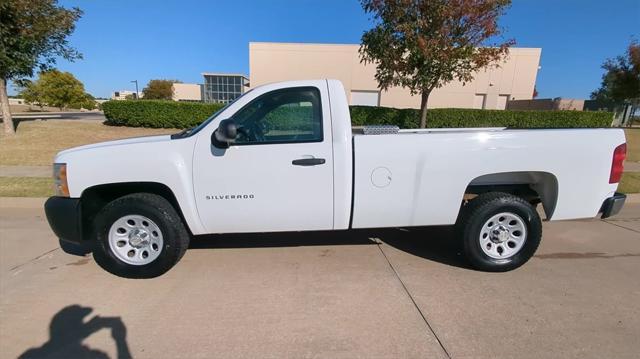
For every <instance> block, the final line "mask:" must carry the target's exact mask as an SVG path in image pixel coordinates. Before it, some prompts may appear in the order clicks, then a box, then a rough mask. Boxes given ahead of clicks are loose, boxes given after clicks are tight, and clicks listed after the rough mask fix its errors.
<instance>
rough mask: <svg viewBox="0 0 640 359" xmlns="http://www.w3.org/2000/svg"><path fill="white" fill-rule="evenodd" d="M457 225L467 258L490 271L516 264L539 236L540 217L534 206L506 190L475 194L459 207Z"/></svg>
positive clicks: (529, 252)
mask: <svg viewBox="0 0 640 359" xmlns="http://www.w3.org/2000/svg"><path fill="white" fill-rule="evenodd" d="M458 229H459V233H460V235H461V236H462V240H463V246H464V253H465V255H466V257H467V259H468V260H469V262H471V264H472V265H473V266H474V267H475V268H477V269H480V270H484V271H490V272H504V271H509V270H512V269H515V268H518V267H520V266H521V265H523V264H524V263H526V262H527V261H528V260H529V259H530V258H531V257H532V256H533V254H534V253H535V252H536V250H537V249H538V245H539V244H540V241H541V239H542V221H541V220H540V216H539V215H538V212H537V211H536V210H535V208H534V207H533V206H532V205H531V204H529V203H528V202H527V201H525V200H524V199H522V198H520V197H516V196H514V195H511V194H507V193H497V192H493V193H486V194H482V195H480V196H478V197H476V198H475V199H474V200H472V201H471V202H470V203H469V204H468V205H467V206H466V207H465V208H463V209H462V217H461V221H460V222H459V223H458Z"/></svg>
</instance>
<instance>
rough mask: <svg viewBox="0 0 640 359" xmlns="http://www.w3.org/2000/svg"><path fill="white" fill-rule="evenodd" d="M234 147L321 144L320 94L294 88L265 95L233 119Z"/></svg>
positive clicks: (312, 88) (307, 88)
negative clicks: (235, 135)
mask: <svg viewBox="0 0 640 359" xmlns="http://www.w3.org/2000/svg"><path fill="white" fill-rule="evenodd" d="M233 120H234V121H235V123H236V125H237V126H238V137H237V138H236V141H235V144H236V145H243V144H247V145H248V144H261V143H296V142H320V141H322V108H321V106H320V91H318V89H317V88H315V87H295V88H289V89H282V90H276V91H272V92H269V93H266V94H264V95H262V96H260V97H258V98H256V99H255V100H253V101H251V102H250V103H249V104H247V105H246V106H245V107H243V108H242V109H241V110H240V111H238V112H237V113H236V114H235V115H234V116H233Z"/></svg>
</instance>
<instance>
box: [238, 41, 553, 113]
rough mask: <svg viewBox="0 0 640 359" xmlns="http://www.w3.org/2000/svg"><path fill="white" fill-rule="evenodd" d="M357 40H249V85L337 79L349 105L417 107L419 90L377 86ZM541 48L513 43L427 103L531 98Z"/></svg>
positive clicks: (489, 104)
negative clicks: (494, 62) (495, 62)
mask: <svg viewBox="0 0 640 359" xmlns="http://www.w3.org/2000/svg"><path fill="white" fill-rule="evenodd" d="M359 46H360V45H333V44H294V43H268V42H252V43H250V44H249V69H250V74H249V78H250V80H251V81H250V82H251V87H255V86H259V85H262V84H266V83H270V82H276V81H286V80H304V79H314V78H334V79H338V80H340V81H342V83H343V84H344V87H345V91H346V94H347V98H348V99H349V101H350V104H351V105H370V106H385V107H396V108H419V107H420V96H411V95H410V93H409V91H408V90H407V89H404V88H391V89H389V90H388V91H379V90H378V86H377V82H376V80H375V78H374V75H375V66H374V65H372V64H368V65H365V64H363V63H361V62H360V57H359V54H358V49H359ZM540 54H541V49H539V48H513V49H511V50H510V53H509V56H508V58H507V59H506V60H505V61H504V62H503V63H502V64H501V66H500V67H499V68H492V69H487V70H485V71H481V72H479V73H478V74H477V75H476V76H475V79H474V80H473V81H471V82H470V83H467V84H463V83H461V82H458V81H454V82H451V83H449V84H447V85H446V86H444V87H442V88H439V89H436V90H434V92H433V93H432V94H431V96H430V97H429V104H428V107H429V108H446V107H457V108H486V109H505V108H506V105H507V102H508V101H509V100H514V99H515V100H521V99H531V98H532V95H533V88H534V85H535V82H536V76H537V74H538V66H539V63H540Z"/></svg>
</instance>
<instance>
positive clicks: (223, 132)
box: [211, 119, 238, 148]
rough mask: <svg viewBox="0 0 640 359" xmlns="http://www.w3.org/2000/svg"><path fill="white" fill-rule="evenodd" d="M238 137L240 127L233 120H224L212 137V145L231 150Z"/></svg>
mask: <svg viewBox="0 0 640 359" xmlns="http://www.w3.org/2000/svg"><path fill="white" fill-rule="evenodd" d="M237 136H238V126H236V123H235V122H234V121H233V120H232V119H227V120H222V121H220V124H219V125H218V129H216V130H215V131H213V134H212V135H211V144H212V145H214V146H215V147H218V148H229V145H230V144H231V143H233V141H235V139H236V137H237Z"/></svg>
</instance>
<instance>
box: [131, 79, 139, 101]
mask: <svg viewBox="0 0 640 359" xmlns="http://www.w3.org/2000/svg"><path fill="white" fill-rule="evenodd" d="M131 82H135V84H136V100H137V99H138V94H139V92H138V80H133V81H131Z"/></svg>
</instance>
